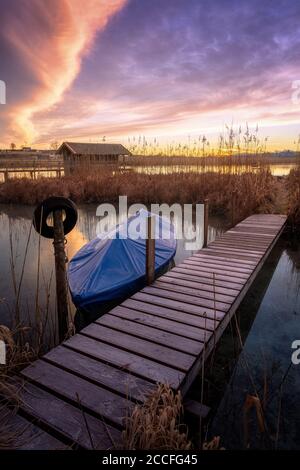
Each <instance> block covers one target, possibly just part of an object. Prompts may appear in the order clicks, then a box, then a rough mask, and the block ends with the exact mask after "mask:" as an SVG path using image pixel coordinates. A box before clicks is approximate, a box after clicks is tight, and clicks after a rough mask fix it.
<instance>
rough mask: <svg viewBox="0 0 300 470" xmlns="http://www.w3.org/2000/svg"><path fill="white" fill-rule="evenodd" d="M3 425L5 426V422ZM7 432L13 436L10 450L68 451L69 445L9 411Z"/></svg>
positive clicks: (6, 423)
mask: <svg viewBox="0 0 300 470" xmlns="http://www.w3.org/2000/svg"><path fill="white" fill-rule="evenodd" d="M1 422H2V425H3V421H1ZM4 426H5V431H6V433H7V434H10V435H11V442H10V450H12V449H13V450H68V449H71V447H69V446H68V445H66V444H64V443H63V442H61V441H59V440H58V439H56V438H55V437H53V436H51V434H49V433H47V432H45V431H43V430H42V429H40V428H39V427H38V426H36V425H35V424H32V423H31V422H30V421H27V419H25V418H23V417H22V416H20V415H18V414H14V413H12V411H11V410H7V419H6V420H5V424H4Z"/></svg>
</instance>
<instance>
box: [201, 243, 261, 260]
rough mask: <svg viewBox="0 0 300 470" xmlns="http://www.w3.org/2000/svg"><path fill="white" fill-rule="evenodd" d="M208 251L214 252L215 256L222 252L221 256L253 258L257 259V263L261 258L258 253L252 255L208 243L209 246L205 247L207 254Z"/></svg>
mask: <svg viewBox="0 0 300 470" xmlns="http://www.w3.org/2000/svg"><path fill="white" fill-rule="evenodd" d="M206 253H211V254H213V255H214V256H216V255H217V254H220V255H221V256H226V257H227V258H233V259H248V260H252V261H255V262H256V263H257V262H258V260H259V256H257V255H251V254H249V255H248V254H243V255H242V254H240V253H236V252H234V251H231V250H228V249H222V248H221V247H219V248H218V247H210V245H208V248H205V254H206Z"/></svg>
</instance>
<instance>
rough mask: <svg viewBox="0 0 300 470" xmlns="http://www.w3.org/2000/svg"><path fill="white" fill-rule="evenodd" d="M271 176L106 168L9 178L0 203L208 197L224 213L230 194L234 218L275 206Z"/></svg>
mask: <svg viewBox="0 0 300 470" xmlns="http://www.w3.org/2000/svg"><path fill="white" fill-rule="evenodd" d="M275 193H276V179H275V178H273V177H272V175H271V174H270V172H269V171H268V170H267V169H261V170H259V171H258V172H256V173H251V172H247V173H241V174H234V173H222V172H218V173H213V172H212V173H191V172H188V173H174V174H157V175H149V174H145V173H127V172H126V173H123V172H122V171H118V172H117V173H116V172H112V171H111V170H109V169H107V168H102V169H101V170H99V171H98V172H97V171H94V172H92V173H91V172H86V173H84V172H80V173H74V174H73V175H70V176H65V177H63V178H57V179H56V178H52V179H47V178H40V179H37V180H30V179H14V180H9V181H7V182H6V183H3V184H2V185H0V202H2V203H21V204H30V205H34V204H37V203H39V202H40V201H42V200H43V199H45V198H47V197H49V196H53V195H61V196H65V197H69V198H71V199H72V200H73V201H74V202H76V203H91V202H93V203H102V202H108V201H109V202H111V203H117V202H118V197H119V195H127V197H128V202H129V203H143V204H146V205H147V204H150V203H167V204H172V203H180V204H185V203H194V204H195V203H201V202H203V200H204V199H206V198H208V199H209V202H210V209H211V212H212V213H226V212H229V211H230V210H231V208H232V199H233V197H234V198H235V202H236V210H237V212H238V216H239V217H245V216H247V215H250V214H251V213H253V212H262V211H263V212H270V211H272V210H274V201H275Z"/></svg>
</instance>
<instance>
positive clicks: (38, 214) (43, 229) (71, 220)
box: [33, 196, 78, 239]
mask: <svg viewBox="0 0 300 470" xmlns="http://www.w3.org/2000/svg"><path fill="white" fill-rule="evenodd" d="M57 209H60V210H63V211H65V214H66V217H65V220H64V221H63V225H64V233H65V235H67V233H69V232H71V230H73V228H74V227H75V225H76V222H77V218H78V211H77V207H76V205H75V204H74V202H73V201H71V199H67V198H65V197H60V196H52V197H49V198H48V199H45V200H44V201H43V202H41V203H40V204H39V205H38V206H37V207H36V209H35V211H34V214H33V226H34V228H35V230H36V231H37V232H38V233H39V234H41V235H42V236H43V237H45V238H52V239H53V238H54V229H53V227H51V226H50V225H48V224H47V218H48V216H49V215H50V214H51V213H52V212H54V211H55V210H57Z"/></svg>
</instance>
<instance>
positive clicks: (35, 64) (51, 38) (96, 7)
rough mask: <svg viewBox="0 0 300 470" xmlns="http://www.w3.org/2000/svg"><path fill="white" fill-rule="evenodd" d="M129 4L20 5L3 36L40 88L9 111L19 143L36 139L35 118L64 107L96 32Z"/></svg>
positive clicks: (92, 0) (68, 0)
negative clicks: (59, 103)
mask: <svg viewBox="0 0 300 470" xmlns="http://www.w3.org/2000/svg"><path fill="white" fill-rule="evenodd" d="M126 1H127V0H110V1H109V2H108V1H105V0H85V1H84V2H83V1H82V0H52V1H51V2H47V3H46V2H44V1H42V0H30V4H29V2H28V1H26V0H25V2H22V3H21V2H20V3H19V4H18V5H19V6H20V7H19V9H20V10H21V11H20V12H19V14H18V15H11V16H10V18H9V22H8V23H6V25H5V26H4V30H3V31H2V34H3V35H4V37H5V38H6V40H7V41H8V42H9V43H10V44H11V46H12V47H13V48H14V50H16V51H18V53H19V56H20V57H21V58H22V60H23V62H25V63H26V65H27V67H29V68H30V70H31V72H32V75H33V76H34V80H35V86H33V87H32V89H31V90H30V93H27V95H26V96H25V97H23V99H22V100H20V101H19V102H18V104H17V105H15V106H12V107H11V108H8V112H7V115H6V120H8V121H9V125H10V126H11V128H12V133H13V134H14V135H15V136H16V137H17V138H18V139H19V140H23V141H24V140H26V141H27V142H32V141H34V140H35V138H36V137H37V132H36V129H35V126H34V124H33V118H34V115H35V114H36V113H39V112H43V111H46V110H48V109H50V108H51V107H52V106H53V105H55V104H56V103H58V102H60V100H61V99H62V97H63V94H64V93H65V92H66V90H68V89H69V88H70V86H71V84H72V83H73V81H74V79H75V78H76V76H77V74H78V73H79V71H80V65H81V60H82V58H83V57H84V55H85V54H87V53H88V51H89V50H90V48H91V46H92V44H93V40H94V38H95V36H96V33H97V32H99V31H101V30H103V29H104V28H105V26H106V24H107V22H108V21H109V19H110V18H111V17H112V16H113V15H114V14H116V13H117V12H118V11H120V10H121V9H122V7H123V6H124V5H125V3H126Z"/></svg>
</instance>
